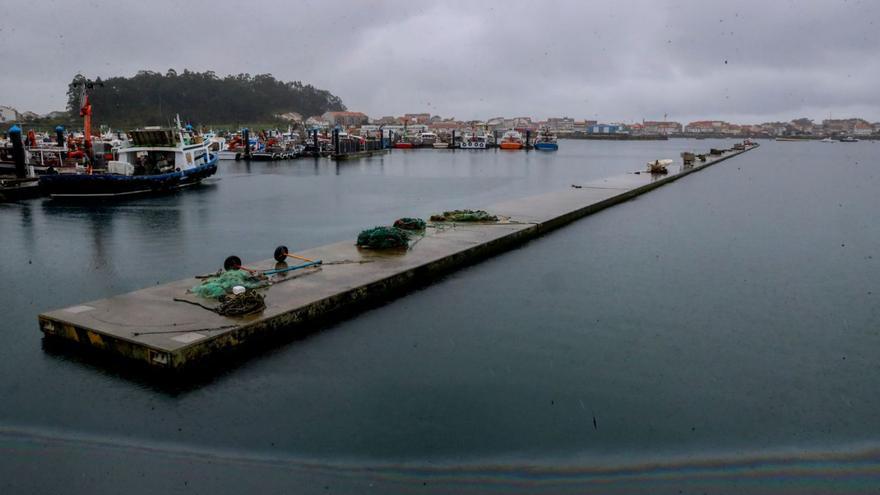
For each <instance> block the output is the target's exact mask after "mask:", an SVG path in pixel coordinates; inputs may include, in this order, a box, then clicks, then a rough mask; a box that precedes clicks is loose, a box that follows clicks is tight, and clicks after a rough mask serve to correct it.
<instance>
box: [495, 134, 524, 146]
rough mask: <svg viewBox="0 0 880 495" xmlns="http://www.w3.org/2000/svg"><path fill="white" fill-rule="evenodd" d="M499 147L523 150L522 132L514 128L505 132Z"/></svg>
mask: <svg viewBox="0 0 880 495" xmlns="http://www.w3.org/2000/svg"><path fill="white" fill-rule="evenodd" d="M498 147H499V148H501V149H503V150H521V149H522V147H523V140H522V134H520V133H519V132H517V131H514V130H510V131H507V132H505V133H504V135H503V136H501V142H500V144H499V145H498Z"/></svg>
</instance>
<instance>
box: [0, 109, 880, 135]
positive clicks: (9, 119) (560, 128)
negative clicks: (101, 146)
mask: <svg viewBox="0 0 880 495" xmlns="http://www.w3.org/2000/svg"><path fill="white" fill-rule="evenodd" d="M66 116H67V113H66V112H61V111H55V112H50V113H48V114H45V115H39V114H36V113H34V112H19V111H17V110H16V109H15V108H12V107H10V106H0V124H11V123H14V122H19V123H33V124H36V127H40V124H49V123H54V122H55V121H58V120H59V119H64V118H65V117H66ZM275 117H276V122H275V123H276V124H279V125H280V124H287V125H295V126H299V127H302V128H305V129H310V130H321V131H328V130H331V129H334V128H338V129H343V130H345V131H347V132H350V133H353V134H360V135H368V134H371V133H375V132H377V131H379V130H385V131H391V132H397V133H398V134H401V133H402V132H403V131H404V129H406V130H407V131H408V132H409V133H421V132H432V133H437V134H441V135H446V134H450V133H451V132H452V131H456V132H457V133H458V134H459V135H461V134H462V133H463V132H465V131H468V132H477V133H486V134H491V133H492V132H495V131H498V132H503V131H506V130H509V129H515V130H516V131H518V132H520V133H523V134H524V133H526V132H531V133H532V134H533V135H536V134H537V132H538V131H540V130H541V129H547V130H550V131H552V132H553V133H555V134H556V135H557V136H558V137H559V138H562V139H565V138H573V139H577V138H585V139H590V138H597V139H603V138H604V139H628V138H633V139H645V138H648V139H650V138H655V139H665V138H670V137H672V138H675V137H682V138H693V137H719V138H723V137H733V138H738V137H751V138H777V137H791V138H800V139H823V138H827V137H831V138H839V137H845V136H848V137H855V138H859V139H872V138H873V139H880V122H869V121H868V120H866V119H863V118H859V117H852V118H841V119H831V118H829V119H824V120H822V121H815V120H813V119H809V118H806V117H802V118H797V119H793V120H790V121H788V122H763V123H757V124H749V123H732V122H726V121H723V120H697V121H693V122H687V123H682V122H677V121H673V120H642V121H641V122H621V121H610V122H605V121H601V120H590V119H577V118H573V117H550V118H547V119H537V118H534V117H527V116H524V117H491V118H488V119H485V120H460V119H456V118H455V117H441V116H439V115H432V114H430V113H406V114H404V115H401V116H382V117H371V116H369V115H367V114H365V113H363V112H357V111H328V112H325V113H323V114H321V115H312V116H303V115H301V114H299V113H296V112H286V113H280V114H276V115H275ZM203 124H204V125H212V124H216V123H210V122H206V123H203ZM215 127H223V126H222V125H221V126H215ZM47 128H48V126H47Z"/></svg>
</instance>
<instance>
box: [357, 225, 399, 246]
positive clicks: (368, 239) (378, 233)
mask: <svg viewBox="0 0 880 495" xmlns="http://www.w3.org/2000/svg"><path fill="white" fill-rule="evenodd" d="M409 237H410V234H409V232H407V231H406V230H403V229H399V228H397V227H373V228H372V229H367V230H364V231H362V232H361V233H360V234H359V235H358V238H357V246H358V247H363V248H369V249H391V248H402V247H407V246H409Z"/></svg>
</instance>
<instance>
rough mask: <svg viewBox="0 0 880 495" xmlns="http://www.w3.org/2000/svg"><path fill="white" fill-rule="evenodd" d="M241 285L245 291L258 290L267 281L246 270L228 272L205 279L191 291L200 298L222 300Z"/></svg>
mask: <svg viewBox="0 0 880 495" xmlns="http://www.w3.org/2000/svg"><path fill="white" fill-rule="evenodd" d="M237 285H240V286H242V287H244V288H245V289H257V288H260V287H265V286H266V285H267V283H266V281H265V280H262V279H260V278H258V277H255V276H253V275H251V274H250V273H248V272H246V271H244V270H226V271H224V272H223V273H221V274H219V275H216V276H213V277H209V278H207V279H205V280H204V281H203V282H202V283H201V284H199V285H197V286H195V287H193V288H192V289H190V291H191V292H192V293H193V294H195V295H197V296H200V297H205V298H208V299H220V298H221V297H223V296H226V295H227V294H231V293H232V288H233V287H235V286H237Z"/></svg>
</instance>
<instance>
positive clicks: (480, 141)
mask: <svg viewBox="0 0 880 495" xmlns="http://www.w3.org/2000/svg"><path fill="white" fill-rule="evenodd" d="M487 144H488V140H487V139H486V136H475V135H473V134H465V135H464V136H462V138H461V141H460V142H459V143H458V147H459V148H461V149H463V150H484V149H486V146H487Z"/></svg>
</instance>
